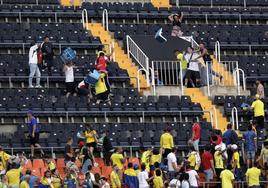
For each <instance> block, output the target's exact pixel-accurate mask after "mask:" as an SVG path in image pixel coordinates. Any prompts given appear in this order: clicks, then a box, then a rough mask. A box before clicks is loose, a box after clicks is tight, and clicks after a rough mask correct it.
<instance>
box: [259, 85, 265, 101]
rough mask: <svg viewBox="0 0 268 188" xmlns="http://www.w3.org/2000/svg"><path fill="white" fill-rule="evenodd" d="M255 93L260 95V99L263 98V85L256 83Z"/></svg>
mask: <svg viewBox="0 0 268 188" xmlns="http://www.w3.org/2000/svg"><path fill="white" fill-rule="evenodd" d="M257 93H258V94H259V95H260V99H264V87H263V85H262V84H259V85H258V87H257Z"/></svg>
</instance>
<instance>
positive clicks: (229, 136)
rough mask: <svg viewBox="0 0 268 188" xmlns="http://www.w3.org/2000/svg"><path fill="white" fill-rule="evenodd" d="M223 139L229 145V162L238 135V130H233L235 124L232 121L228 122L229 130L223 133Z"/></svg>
mask: <svg viewBox="0 0 268 188" xmlns="http://www.w3.org/2000/svg"><path fill="white" fill-rule="evenodd" d="M223 141H224V143H225V144H226V146H227V155H228V164H229V163H230V162H231V160H232V156H233V151H232V149H230V146H231V145H232V144H237V141H238V136H237V134H236V132H235V131H234V130H233V125H232V124H231V123H228V124H227V131H225V132H224V133H223Z"/></svg>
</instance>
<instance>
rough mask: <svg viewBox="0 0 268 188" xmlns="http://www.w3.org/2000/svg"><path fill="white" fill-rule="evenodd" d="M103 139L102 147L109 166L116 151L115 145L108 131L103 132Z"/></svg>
mask: <svg viewBox="0 0 268 188" xmlns="http://www.w3.org/2000/svg"><path fill="white" fill-rule="evenodd" d="M99 140H100V139H99ZM101 140H102V149H103V155H104V161H105V164H106V165H107V166H110V165H111V161H110V158H111V156H112V154H113V152H114V148H113V145H112V143H111V141H110V139H109V137H108V135H107V132H106V131H103V132H102V134H101Z"/></svg>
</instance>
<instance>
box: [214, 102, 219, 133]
mask: <svg viewBox="0 0 268 188" xmlns="http://www.w3.org/2000/svg"><path fill="white" fill-rule="evenodd" d="M213 112H214V119H215V128H216V129H218V116H217V110H216V108H215V106H213Z"/></svg>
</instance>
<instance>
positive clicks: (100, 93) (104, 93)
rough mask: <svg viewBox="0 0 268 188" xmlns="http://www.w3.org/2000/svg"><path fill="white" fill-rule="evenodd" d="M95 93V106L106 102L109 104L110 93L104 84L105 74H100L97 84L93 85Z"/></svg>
mask: <svg viewBox="0 0 268 188" xmlns="http://www.w3.org/2000/svg"><path fill="white" fill-rule="evenodd" d="M95 91H96V98H97V101H96V104H99V103H100V102H108V103H109V104H111V102H110V100H109V94H110V91H109V90H108V87H107V85H106V82H105V74H104V73H102V72H100V78H99V80H98V82H97V83H96V85H95Z"/></svg>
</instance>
